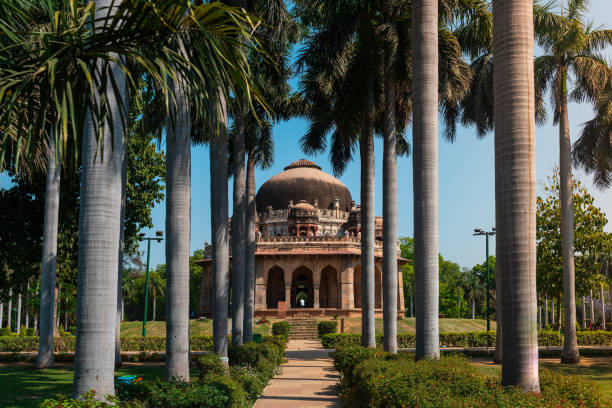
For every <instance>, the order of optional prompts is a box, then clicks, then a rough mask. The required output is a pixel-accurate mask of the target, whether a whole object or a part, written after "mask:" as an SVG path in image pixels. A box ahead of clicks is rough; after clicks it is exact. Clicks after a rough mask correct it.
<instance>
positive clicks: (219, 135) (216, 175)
mask: <svg viewBox="0 0 612 408" xmlns="http://www.w3.org/2000/svg"><path fill="white" fill-rule="evenodd" d="M213 111H216V112H217V113H216V117H217V120H214V119H213V120H212V122H213V126H214V127H216V129H215V130H214V131H212V132H211V139H210V141H209V149H210V150H209V151H210V204H211V205H210V206H211V212H210V218H211V233H212V271H213V281H212V284H213V296H214V299H213V352H214V353H215V354H217V355H218V356H219V357H221V359H222V360H223V361H224V363H225V364H226V365H227V315H228V307H227V304H228V301H229V293H228V292H229V290H228V289H229V288H228V286H229V245H228V236H227V232H228V231H227V207H228V202H227V111H226V107H225V98H224V96H223V95H222V94H221V92H219V108H218V109H214V108H213Z"/></svg>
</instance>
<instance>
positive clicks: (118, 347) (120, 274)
mask: <svg viewBox="0 0 612 408" xmlns="http://www.w3.org/2000/svg"><path fill="white" fill-rule="evenodd" d="M126 202H127V148H126V149H125V150H124V151H123V158H122V163H121V213H120V217H121V219H120V225H119V253H118V254H117V309H116V317H117V322H116V324H115V368H117V367H120V366H121V321H122V320H123V303H124V302H123V275H124V274H123V248H124V244H125V242H124V237H125V205H126Z"/></svg>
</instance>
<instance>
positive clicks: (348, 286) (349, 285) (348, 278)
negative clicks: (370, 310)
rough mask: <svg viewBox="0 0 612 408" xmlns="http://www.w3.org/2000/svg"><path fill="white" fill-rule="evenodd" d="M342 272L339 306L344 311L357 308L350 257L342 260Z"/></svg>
mask: <svg viewBox="0 0 612 408" xmlns="http://www.w3.org/2000/svg"><path fill="white" fill-rule="evenodd" d="M341 265H342V270H341V271H340V299H339V300H338V304H339V305H340V307H341V308H342V309H354V308H355V291H354V282H353V278H354V271H353V266H352V264H351V259H350V256H347V257H343V258H342V263H341Z"/></svg>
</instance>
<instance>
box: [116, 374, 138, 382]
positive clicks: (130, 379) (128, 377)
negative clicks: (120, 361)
mask: <svg viewBox="0 0 612 408" xmlns="http://www.w3.org/2000/svg"><path fill="white" fill-rule="evenodd" d="M136 378H138V377H137V376H135V375H122V376H121V377H117V382H118V383H119V384H131V383H133V382H134V380H136Z"/></svg>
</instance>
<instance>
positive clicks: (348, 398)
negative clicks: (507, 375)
mask: <svg viewBox="0 0 612 408" xmlns="http://www.w3.org/2000/svg"><path fill="white" fill-rule="evenodd" d="M334 362H335V364H336V367H337V368H338V370H339V371H340V378H341V381H340V384H339V391H340V396H341V398H342V399H343V401H344V403H345V405H347V406H351V407H377V408H386V407H420V408H428V407H432V408H433V407H443V408H444V407H482V408H484V407H491V406H495V407H502V408H506V407H507V408H510V407H512V408H513V407H518V406H529V407H541V408H544V407H553V406H554V407H574V406H586V407H601V406H607V404H606V402H605V400H604V398H603V397H602V395H601V393H600V392H599V391H598V389H597V387H596V386H595V385H594V384H593V383H592V382H590V381H585V380H582V379H580V378H577V377H570V376H563V375H561V374H555V373H550V372H548V371H546V370H542V371H541V374H540V382H541V392H542V393H541V395H540V396H538V395H534V394H525V393H523V392H522V391H521V390H520V389H519V388H516V387H502V386H501V384H500V382H499V380H493V379H489V378H487V377H486V376H485V375H484V374H482V373H480V372H479V371H478V370H477V369H476V368H475V367H473V366H472V365H471V364H470V363H469V360H467V359H466V358H465V357H459V356H443V357H441V358H440V360H422V361H419V362H415V361H414V358H413V355H412V354H410V353H398V354H397V355H391V354H388V353H384V352H381V351H377V350H372V349H363V348H360V347H345V348H340V349H339V350H338V352H337V353H336V354H335V358H334Z"/></svg>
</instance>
